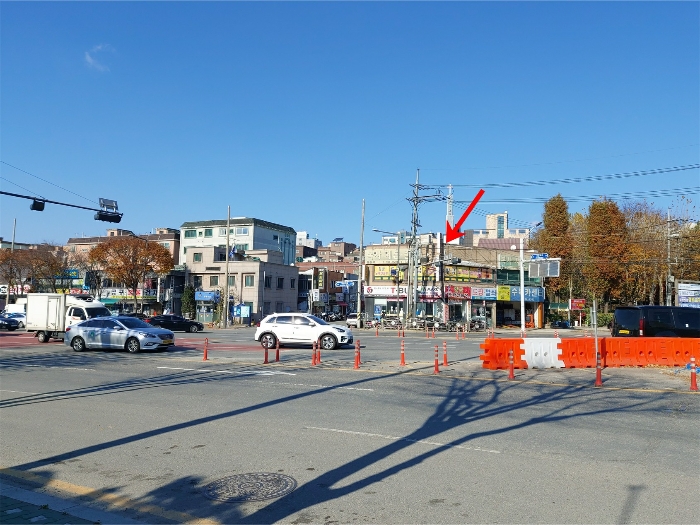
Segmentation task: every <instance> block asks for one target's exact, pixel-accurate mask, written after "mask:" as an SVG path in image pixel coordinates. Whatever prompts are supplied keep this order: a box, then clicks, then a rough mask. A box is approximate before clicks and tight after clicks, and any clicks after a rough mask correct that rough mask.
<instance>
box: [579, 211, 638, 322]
mask: <svg viewBox="0 0 700 525" xmlns="http://www.w3.org/2000/svg"><path fill="white" fill-rule="evenodd" d="M628 237H629V235H628V232H627V223H626V220H625V216H624V214H623V213H622V211H620V208H619V207H618V206H617V204H616V203H615V202H613V201H610V200H607V199H602V200H599V201H594V202H593V203H591V205H590V206H589V208H588V217H587V221H586V247H587V254H586V260H585V262H584V265H583V275H584V277H585V278H586V285H587V289H588V293H589V295H590V296H591V298H595V299H600V300H601V301H602V302H603V303H604V304H605V310H604V311H605V312H607V311H608V307H609V304H610V301H611V299H613V298H618V297H619V296H620V293H621V283H622V274H623V271H624V266H625V260H626V258H627V249H628V244H629V239H628Z"/></svg>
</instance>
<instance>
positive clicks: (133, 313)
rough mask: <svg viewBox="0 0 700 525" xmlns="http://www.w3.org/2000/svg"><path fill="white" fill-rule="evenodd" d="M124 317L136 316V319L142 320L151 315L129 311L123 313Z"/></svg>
mask: <svg viewBox="0 0 700 525" xmlns="http://www.w3.org/2000/svg"><path fill="white" fill-rule="evenodd" d="M123 315H124V316H126V317H136V319H141V320H142V321H144V320H146V319H148V318H149V317H151V316H150V315H146V314H142V313H141V312H130V313H128V314H123Z"/></svg>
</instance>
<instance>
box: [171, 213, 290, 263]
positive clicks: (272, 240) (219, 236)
mask: <svg viewBox="0 0 700 525" xmlns="http://www.w3.org/2000/svg"><path fill="white" fill-rule="evenodd" d="M226 223H227V220H226V219H225V218H224V219H221V220H211V221H196V222H185V223H183V224H182V226H181V227H180V260H181V261H190V260H192V258H190V257H187V254H188V252H190V251H193V250H197V249H200V248H207V247H216V248H224V252H223V257H224V260H225V258H226V254H225V248H226V233H227V232H226ZM228 234H229V238H228V242H229V246H231V248H233V247H235V248H236V251H237V252H246V251H250V250H270V251H279V252H282V264H287V265H289V264H293V263H294V243H295V239H296V231H295V230H294V228H291V227H289V226H282V225H281V224H275V223H272V222H267V221H263V220H260V219H252V218H248V217H232V218H231V222H230V228H229V232H228ZM197 253H199V252H197ZM192 262H200V261H194V260H192Z"/></svg>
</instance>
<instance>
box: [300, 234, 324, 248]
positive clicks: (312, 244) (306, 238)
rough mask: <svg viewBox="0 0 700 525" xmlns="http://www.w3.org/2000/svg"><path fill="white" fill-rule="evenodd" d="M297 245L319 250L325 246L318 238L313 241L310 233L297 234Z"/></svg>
mask: <svg viewBox="0 0 700 525" xmlns="http://www.w3.org/2000/svg"><path fill="white" fill-rule="evenodd" d="M296 245H297V246H306V247H308V248H312V249H314V250H317V249H319V248H320V247H321V246H323V242H321V241H320V240H319V239H316V238H314V239H312V238H311V236H310V235H309V233H308V232H297V239H296Z"/></svg>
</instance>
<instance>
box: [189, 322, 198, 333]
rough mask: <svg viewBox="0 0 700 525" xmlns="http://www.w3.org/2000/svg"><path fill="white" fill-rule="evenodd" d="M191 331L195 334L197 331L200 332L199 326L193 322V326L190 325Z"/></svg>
mask: <svg viewBox="0 0 700 525" xmlns="http://www.w3.org/2000/svg"><path fill="white" fill-rule="evenodd" d="M190 332H191V333H193V334H194V333H195V332H199V327H198V326H197V325H196V324H193V325H192V326H190Z"/></svg>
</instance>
